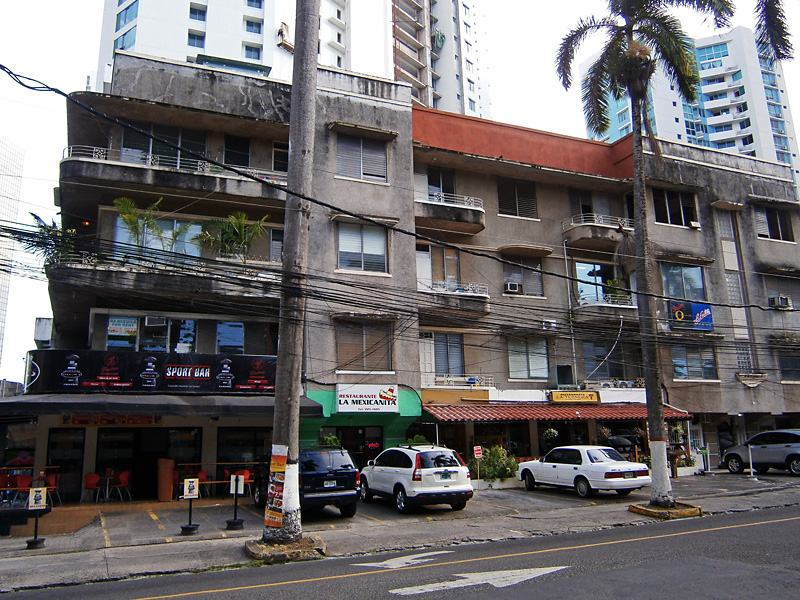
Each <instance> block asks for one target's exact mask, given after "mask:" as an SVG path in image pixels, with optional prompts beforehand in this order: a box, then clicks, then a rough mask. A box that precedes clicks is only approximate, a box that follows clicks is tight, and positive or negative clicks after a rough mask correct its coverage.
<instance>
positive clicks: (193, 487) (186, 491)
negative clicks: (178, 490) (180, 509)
mask: <svg viewBox="0 0 800 600" xmlns="http://www.w3.org/2000/svg"><path fill="white" fill-rule="evenodd" d="M199 497H200V480H199V479H184V480H183V499H184V500H196V499H197V498H199Z"/></svg>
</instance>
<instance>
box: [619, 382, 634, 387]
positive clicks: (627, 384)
mask: <svg viewBox="0 0 800 600" xmlns="http://www.w3.org/2000/svg"><path fill="white" fill-rule="evenodd" d="M617 387H618V388H632V387H636V382H635V381H618V382H617Z"/></svg>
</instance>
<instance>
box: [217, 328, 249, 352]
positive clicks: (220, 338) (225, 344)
mask: <svg viewBox="0 0 800 600" xmlns="http://www.w3.org/2000/svg"><path fill="white" fill-rule="evenodd" d="M217 354H244V323H242V322H237V321H222V322H220V323H217Z"/></svg>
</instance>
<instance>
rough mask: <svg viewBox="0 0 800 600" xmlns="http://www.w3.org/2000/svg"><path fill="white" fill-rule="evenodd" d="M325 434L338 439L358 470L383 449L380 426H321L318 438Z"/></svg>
mask: <svg viewBox="0 0 800 600" xmlns="http://www.w3.org/2000/svg"><path fill="white" fill-rule="evenodd" d="M326 435H335V436H336V437H337V438H338V439H339V442H340V443H341V444H342V448H344V449H345V450H347V451H348V452H349V453H350V456H352V457H353V460H354V461H355V462H356V466H357V467H358V468H359V470H360V469H363V468H364V467H365V466H367V461H370V460H372V459H373V458H375V457H376V456H378V454H380V453H381V450H383V428H382V427H378V426H370V427H353V426H342V427H322V428H321V429H320V432H319V436H320V439H322V438H324V437H325V436H326Z"/></svg>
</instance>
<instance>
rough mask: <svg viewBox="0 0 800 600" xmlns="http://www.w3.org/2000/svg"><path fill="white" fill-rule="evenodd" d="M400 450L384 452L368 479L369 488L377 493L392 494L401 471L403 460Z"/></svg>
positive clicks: (377, 459)
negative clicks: (400, 463) (400, 466)
mask: <svg viewBox="0 0 800 600" xmlns="http://www.w3.org/2000/svg"><path fill="white" fill-rule="evenodd" d="M402 456H403V455H402V453H401V452H400V451H399V450H391V449H389V450H384V451H383V452H381V453H380V454H379V455H378V458H376V459H375V466H374V467H373V469H372V475H371V476H370V477H368V478H367V483H368V484H369V487H371V488H372V489H373V490H375V491H377V492H382V493H385V494H390V493H391V492H392V487H393V486H394V481H395V478H396V477H397V473H398V471H399V467H398V465H399V461H400V458H402Z"/></svg>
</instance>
